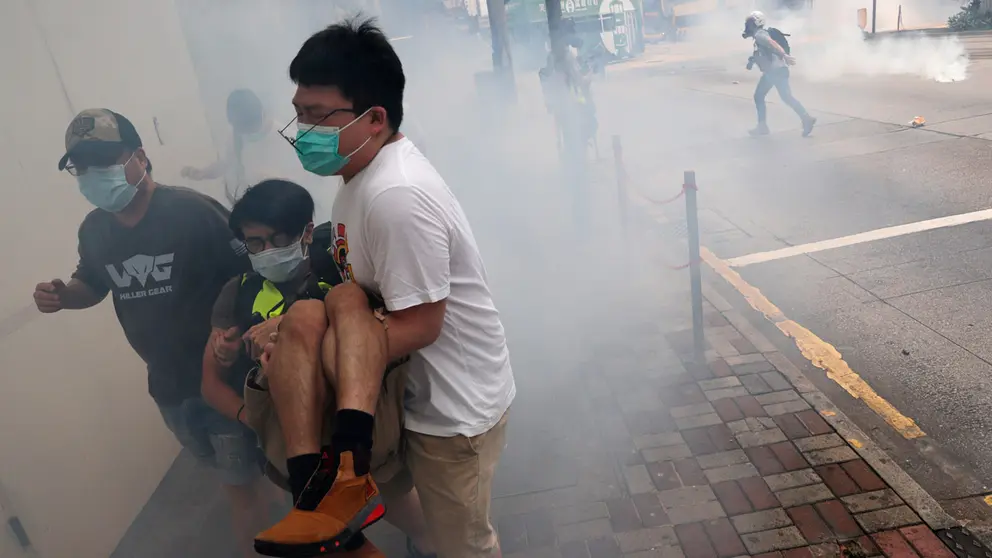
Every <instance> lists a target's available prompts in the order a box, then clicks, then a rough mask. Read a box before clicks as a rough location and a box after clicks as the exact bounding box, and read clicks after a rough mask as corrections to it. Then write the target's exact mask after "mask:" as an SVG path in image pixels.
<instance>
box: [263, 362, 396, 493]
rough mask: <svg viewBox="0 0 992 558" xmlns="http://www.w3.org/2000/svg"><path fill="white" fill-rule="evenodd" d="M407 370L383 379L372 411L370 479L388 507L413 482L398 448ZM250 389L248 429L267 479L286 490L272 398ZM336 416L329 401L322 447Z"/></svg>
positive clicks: (283, 451) (281, 441) (328, 439)
mask: <svg viewBox="0 0 992 558" xmlns="http://www.w3.org/2000/svg"><path fill="white" fill-rule="evenodd" d="M406 370H407V365H406V364H401V365H399V366H397V367H396V368H394V369H393V370H391V371H390V372H389V373H388V374H387V375H386V379H385V380H384V381H383V387H382V390H380V392H379V401H378V403H376V409H375V429H374V430H373V433H372V441H373V445H372V460H371V468H372V478H373V479H374V480H375V482H376V485H378V486H379V491H380V492H382V496H383V498H385V499H386V501H387V503H388V501H389V500H390V499H391V498H395V497H399V496H402V495H404V494H407V493H408V492H410V490H411V489H412V488H413V481H412V479H411V478H410V474H409V472H408V471H407V469H406V466H405V465H404V463H403V456H402V450H403V447H402V444H401V438H402V435H403V393H404V391H405V390H406ZM263 383H264V380H263ZM250 386H251V384H250V383H249V384H248V385H246V386H245V417H246V419H247V421H248V426H250V427H251V429H252V430H254V431H255V432H256V434H258V441H259V445H261V446H262V451H264V452H265V457H266V459H268V462H269V466H268V467H267V471H266V472H267V473H268V475H269V477H270V478H271V479H272V481H273V482H274V483H276V484H277V485H279V486H281V487H282V488H283V489H287V490H288V483H287V482H286V479H287V478H288V477H289V473H288V471H287V470H286V441H285V439H284V438H283V435H282V429H281V427H280V426H279V418H278V417H277V416H276V411H275V407H274V406H273V404H272V396H271V394H270V393H269V392H268V390H265V389H254V388H253V387H250ZM263 387H264V386H263ZM329 395H330V394H329ZM336 412H337V406H336V405H335V404H334V401H333V400H331V401H328V404H327V405H326V406H325V409H324V422H323V427H322V429H321V444H322V445H329V444H330V443H331V435H332V434H333V433H334V419H335V415H336Z"/></svg>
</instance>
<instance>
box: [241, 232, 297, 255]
mask: <svg viewBox="0 0 992 558" xmlns="http://www.w3.org/2000/svg"><path fill="white" fill-rule="evenodd" d="M300 238H301V235H298V234H297V235H292V234H289V233H283V232H277V233H272V234H270V235H269V236H246V237H245V248H246V249H247V250H248V253H249V254H258V253H260V252H264V251H265V248H266V247H267V246H271V247H273V248H285V247H287V246H291V245H292V244H293V243H294V242H299V241H300Z"/></svg>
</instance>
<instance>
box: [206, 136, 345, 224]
mask: <svg viewBox="0 0 992 558" xmlns="http://www.w3.org/2000/svg"><path fill="white" fill-rule="evenodd" d="M291 130H292V134H293V135H295V134H296V128H295V127H291ZM235 146H236V143H235V141H234V138H233V137H232V138H231V139H230V140H229V143H228V145H227V148H226V150H225V153H224V158H223V164H224V175H223V177H224V184H225V187H226V188H227V192H228V194H230V195H233V196H234V198H235V199H238V198H240V197H241V195H242V194H244V193H245V190H246V189H247V188H248V187H249V186H254V185H255V184H258V183H259V182H261V181H263V180H266V179H268V178H282V179H284V180H289V181H291V182H295V183H297V184H299V185H300V186H303V187H304V188H306V189H307V191H309V192H310V195H311V196H313V201H314V223H316V224H320V223H326V222H328V221H330V220H331V207H332V206H333V205H334V195H335V194H336V193H337V187H338V185H339V184H340V183H341V179H339V178H337V177H334V178H321V177H319V176H316V175H314V174H311V173H309V172H307V171H305V170H303V165H302V164H301V163H300V160H299V158H298V157H297V156H296V149H294V148H293V146H292V145H290V144H289V142H288V141H286V140H285V139H284V138H283V137H282V136H280V135H279V128H277V127H276V125H275V124H274V123H272V122H270V123H269V124H268V125H267V126H266V129H265V131H264V132H262V133H259V134H257V135H252V136H242V142H241V156H240V157H238V155H237V149H236V147H235ZM239 162H240V163H239ZM242 167H243V169H244V170H243V171H242ZM242 173H243V175H244V176H242Z"/></svg>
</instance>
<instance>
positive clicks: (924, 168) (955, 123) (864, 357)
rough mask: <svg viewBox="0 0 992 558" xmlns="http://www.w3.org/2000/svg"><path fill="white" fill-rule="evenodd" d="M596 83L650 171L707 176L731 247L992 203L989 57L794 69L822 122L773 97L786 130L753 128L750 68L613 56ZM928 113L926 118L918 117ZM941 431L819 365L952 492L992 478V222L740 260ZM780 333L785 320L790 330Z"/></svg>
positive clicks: (945, 494)
mask: <svg viewBox="0 0 992 558" xmlns="http://www.w3.org/2000/svg"><path fill="white" fill-rule="evenodd" d="M611 70H612V71H611V74H610V78H611V79H610V80H609V81H608V82H606V83H602V84H599V86H598V87H599V88H598V90H597V91H598V93H599V96H598V98H597V101H598V105H599V107H600V112H601V125H602V128H603V130H604V132H605V133H607V134H618V135H620V137H621V138H622V139H623V144H624V148H625V158H626V159H627V161H628V166H629V168H630V173H631V175H632V176H633V177H634V179H635V182H636V183H637V185H638V187H639V188H641V189H642V190H643V191H645V192H647V193H648V194H650V195H652V196H653V197H655V198H663V197H664V196H665V194H666V193H671V192H673V191H677V188H678V186H679V184H680V179H681V171H682V170H684V169H695V170H696V171H697V172H698V179H699V184H700V200H701V204H702V207H703V209H702V211H701V216H700V217H701V221H702V223H703V244H704V245H706V246H708V247H709V248H710V249H712V250H713V251H714V252H715V253H716V255H717V256H719V257H720V258H724V259H729V258H735V257H739V256H743V255H747V254H753V253H760V252H765V251H769V250H775V249H779V248H783V247H787V246H795V245H802V244H805V243H810V242H817V241H824V240H829V239H835V238H838V237H842V236H846V235H853V234H857V233H862V232H865V231H871V230H875V229H880V228H883V227H889V226H894V225H902V224H907V223H915V222H919V221H923V220H928V219H934V218H938V217H944V216H948V215H955V214H960V213H967V212H973V211H978V210H984V209H988V208H990V207H992V195H990V189H989V184H990V181H989V177H990V171H992V143H990V140H992V99H990V98H989V97H988V94H987V91H988V90H989V87H990V86H992V64H990V63H988V62H984V61H978V62H975V63H973V65H972V67H971V68H970V74H971V75H970V77H969V79H967V80H965V81H963V82H957V83H947V84H941V83H935V82H932V81H926V80H923V79H921V78H919V77H916V76H875V77H869V76H860V77H845V78H841V79H836V80H830V81H825V82H809V81H803V80H801V79H794V80H793V81H794V84H793V87H794V90H795V93H796V96H797V97H798V98H799V99H800V100H801V101H802V102H803V103H805V104H806V106H807V108H808V109H809V110H810V112H812V113H813V114H814V115H815V116H817V117H818V118H819V124H818V126H817V128H816V130H815V131H814V133H813V135H812V137H810V138H807V139H803V138H801V137H800V134H799V123H798V119H797V118H796V117H795V115H794V114H792V113H791V112H790V111H789V110H788V109H787V108H786V107H784V106H783V105H782V103H781V102H780V101H779V100H778V99H777V98H776V95H775V93H772V94H771V95H770V96H769V101H770V105H769V120H770V124H771V126H772V129H773V132H774V133H773V134H772V135H771V136H769V137H766V138H762V139H752V138H749V137H748V136H747V134H746V130H747V129H748V128H749V127H751V126H753V121H754V112H753V105H752V101H751V98H750V97H751V93H752V91H753V86H754V83H755V81H756V79H757V75H756V74H753V73H752V74H748V73H747V72H746V71H745V70H744V69H743V68H736V67H733V68H732V67H729V66H727V65H724V66H723V67H720V65H717V66H716V67H714V66H713V65H712V64H710V65H705V64H697V65H693V64H691V63H679V64H668V65H665V64H658V65H633V66H632V67H631V68H622V67H616V68H615V69H611ZM915 116H923V117H925V118H926V120H927V125H926V126H925V127H923V128H918V129H909V128H908V127H907V126H906V124H907V123H908V122H909V121H910V120H911V119H913V118H914V117H915ZM737 271H738V272H740V274H741V276H742V277H743V278H744V279H745V280H746V281H747V282H749V283H750V284H751V285H753V286H755V287H758V288H759V289H760V290H761V291H762V292H763V293H764V294H765V295H766V296H767V297H768V299H770V300H771V301H772V302H773V303H774V304H776V305H778V306H779V308H781V309H782V311H783V312H784V313H785V314H786V315H787V316H788V317H789V318H791V319H793V320H795V321H797V322H798V323H800V324H802V325H803V326H805V327H806V328H808V329H809V330H811V331H813V332H814V333H815V334H816V335H818V336H819V337H821V338H822V339H824V340H825V341H827V342H828V343H830V344H832V345H833V346H834V347H836V348H837V349H838V350H839V351H840V352H841V353H842V354H843V356H844V358H845V359H846V361H847V362H848V363H849V364H850V365H851V368H852V369H853V370H854V371H855V372H856V373H858V374H860V376H861V378H863V379H864V380H865V381H866V382H867V383H868V384H869V385H870V386H871V387H872V388H874V390H875V391H876V392H877V393H878V394H879V395H880V396H882V397H883V398H884V399H885V400H887V401H888V402H889V403H891V404H892V405H893V406H894V407H895V408H896V409H898V411H900V412H901V413H902V414H903V415H905V416H908V417H910V418H912V419H913V420H915V421H916V423H917V424H918V425H919V426H920V428H922V430H923V431H924V432H925V433H926V434H927V436H926V437H925V438H924V439H922V440H916V441H908V440H905V439H903V438H902V437H901V436H900V435H899V434H898V433H897V432H896V431H895V430H893V429H892V428H890V427H889V426H888V425H887V424H886V423H885V422H884V421H883V420H881V418H880V417H879V416H877V415H875V414H874V413H873V412H872V411H871V410H869V409H868V408H867V407H866V406H865V405H864V404H863V403H861V402H860V401H857V400H855V399H853V398H851V397H850V396H848V395H847V394H846V393H845V392H844V391H843V390H842V389H840V387H839V386H838V385H837V384H835V383H833V382H832V381H831V380H829V379H828V378H827V377H826V375H825V374H823V373H822V372H819V371H816V373H818V374H819V377H817V378H815V379H816V380H817V383H818V384H819V385H820V387H821V389H824V390H825V391H827V392H828V393H829V394H830V395H831V396H832V397H833V398H834V399H836V401H837V403H838V404H839V405H840V406H841V407H842V408H844V410H845V411H847V412H848V413H850V414H851V415H852V416H854V417H855V419H856V420H857V421H858V422H859V423H860V424H861V426H862V427H863V428H864V429H865V430H867V431H871V432H872V433H873V435H874V436H875V437H877V438H879V439H880V441H881V442H882V443H883V444H885V445H887V446H888V448H889V449H890V450H891V451H892V452H893V455H894V457H895V458H896V459H899V460H901V461H903V464H904V466H905V467H906V468H907V470H908V471H909V472H910V474H912V475H913V476H914V477H915V478H916V479H917V481H918V482H920V483H921V484H923V485H924V486H925V487H926V488H928V489H929V490H930V491H931V492H933V493H934V494H935V495H936V496H937V497H938V498H939V499H942V500H945V501H954V500H958V499H961V498H965V497H968V496H974V495H977V494H985V493H987V492H989V489H988V488H987V487H986V486H985V481H986V480H988V479H992V414H990V411H992V317H990V316H992V314H990V312H989V310H990V309H992V223H990V222H989V221H988V220H984V221H978V222H975V223H971V224H966V225H960V226H953V227H945V228H937V229H934V230H929V231H924V232H914V233H910V234H905V235H902V236H898V237H894V238H888V239H884V240H876V241H866V242H861V243H858V244H855V245H851V246H847V247H841V248H835V249H830V250H824V251H820V252H816V253H812V254H806V255H797V256H793V257H788V258H784V259H779V260H775V261H770V262H765V263H757V264H753V265H749V266H746V267H742V268H739V269H737ZM778 337H779V338H780V340H782V341H783V342H786V343H787V341H786V340H785V338H784V336H782V335H781V334H779V335H778Z"/></svg>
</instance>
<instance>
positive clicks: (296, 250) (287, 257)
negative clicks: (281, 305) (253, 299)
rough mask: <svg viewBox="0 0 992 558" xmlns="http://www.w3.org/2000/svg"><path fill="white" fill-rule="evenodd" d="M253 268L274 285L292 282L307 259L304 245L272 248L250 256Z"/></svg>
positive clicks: (294, 244)
mask: <svg viewBox="0 0 992 558" xmlns="http://www.w3.org/2000/svg"><path fill="white" fill-rule="evenodd" d="M248 259H249V260H251V266H252V267H253V268H254V269H255V271H257V272H258V274H259V275H261V276H262V277H265V278H266V279H268V280H269V281H272V282H273V283H284V282H286V281H288V280H290V279H291V278H292V277H293V275H294V274H295V273H296V270H298V269H299V268H300V264H302V263H303V260H305V259H306V253H305V252H304V251H303V245H302V243H300V242H294V243H293V244H291V245H289V246H286V247H284V248H270V249H268V250H265V251H262V252H259V253H257V254H248Z"/></svg>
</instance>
